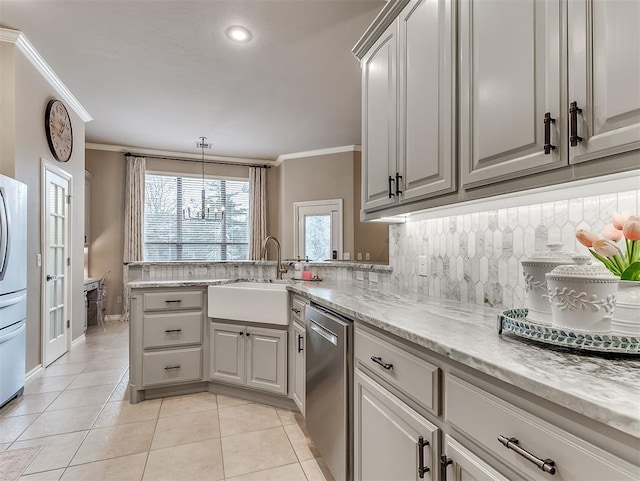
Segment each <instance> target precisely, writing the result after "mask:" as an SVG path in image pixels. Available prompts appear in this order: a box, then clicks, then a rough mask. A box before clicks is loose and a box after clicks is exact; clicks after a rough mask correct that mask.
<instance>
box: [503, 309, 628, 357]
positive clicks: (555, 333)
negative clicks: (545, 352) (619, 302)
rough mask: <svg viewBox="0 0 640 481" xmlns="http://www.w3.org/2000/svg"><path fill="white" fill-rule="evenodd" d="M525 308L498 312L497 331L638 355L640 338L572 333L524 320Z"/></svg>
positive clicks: (571, 346)
mask: <svg viewBox="0 0 640 481" xmlns="http://www.w3.org/2000/svg"><path fill="white" fill-rule="evenodd" d="M527 314H528V310H527V309H508V310H506V311H504V312H503V313H502V314H498V334H505V333H508V334H513V335H515V336H517V337H522V338H525V339H530V340H532V341H537V342H542V343H544V344H551V345H553V346H559V347H565V348H569V349H575V350H578V351H589V352H598V353H607V354H626V355H636V356H640V338H638V337H632V336H618V335H614V334H604V333H587V332H574V331H570V330H568V329H563V328H556V327H552V326H547V325H543V324H539V323H537V322H534V321H531V320H529V319H527Z"/></svg>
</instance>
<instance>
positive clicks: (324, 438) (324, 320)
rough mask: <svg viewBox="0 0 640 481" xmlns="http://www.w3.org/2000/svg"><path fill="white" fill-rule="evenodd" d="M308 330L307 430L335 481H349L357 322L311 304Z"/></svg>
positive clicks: (350, 477) (307, 313) (350, 476)
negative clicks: (354, 329) (354, 350)
mask: <svg viewBox="0 0 640 481" xmlns="http://www.w3.org/2000/svg"><path fill="white" fill-rule="evenodd" d="M306 329H307V338H306V349H307V357H306V365H307V369H306V374H307V382H306V408H305V409H306V412H305V422H306V426H307V431H308V432H309V435H310V436H311V439H312V441H313V443H314V444H315V446H316V448H318V451H319V452H320V455H321V456H322V459H323V460H324V462H325V463H326V465H327V467H328V468H329V470H330V471H331V474H333V477H334V478H335V480H336V481H351V479H352V473H353V469H352V459H353V433H352V426H351V413H352V412H353V401H352V391H353V322H352V321H351V320H350V319H348V318H346V317H344V316H341V315H340V314H337V313H335V312H332V311H330V310H328V309H325V308H323V307H321V306H317V305H315V304H312V305H311V306H309V307H307V308H306Z"/></svg>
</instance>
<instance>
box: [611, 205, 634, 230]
mask: <svg viewBox="0 0 640 481" xmlns="http://www.w3.org/2000/svg"><path fill="white" fill-rule="evenodd" d="M629 217H631V212H629V211H627V210H625V211H623V212H614V214H613V216H612V218H611V223H612V224H613V227H615V228H616V229H618V230H622V227H623V226H624V223H625V222H627V220H628V219H629Z"/></svg>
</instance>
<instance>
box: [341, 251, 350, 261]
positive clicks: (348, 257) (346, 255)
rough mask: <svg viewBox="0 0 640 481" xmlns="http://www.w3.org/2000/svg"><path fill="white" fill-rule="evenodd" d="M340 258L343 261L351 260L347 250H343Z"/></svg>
mask: <svg viewBox="0 0 640 481" xmlns="http://www.w3.org/2000/svg"><path fill="white" fill-rule="evenodd" d="M342 260H343V261H350V260H351V254H350V253H349V252H345V253H343V254H342Z"/></svg>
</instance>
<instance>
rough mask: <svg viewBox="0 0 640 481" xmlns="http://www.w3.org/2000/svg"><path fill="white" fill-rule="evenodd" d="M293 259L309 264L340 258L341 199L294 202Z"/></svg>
mask: <svg viewBox="0 0 640 481" xmlns="http://www.w3.org/2000/svg"><path fill="white" fill-rule="evenodd" d="M294 210H295V216H296V223H297V226H296V230H295V234H294V236H295V240H294V244H295V256H296V257H301V258H305V257H308V258H309V260H311V261H326V260H330V259H333V258H334V253H335V258H336V259H341V258H342V199H333V200H318V201H310V202H295V203H294Z"/></svg>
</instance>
